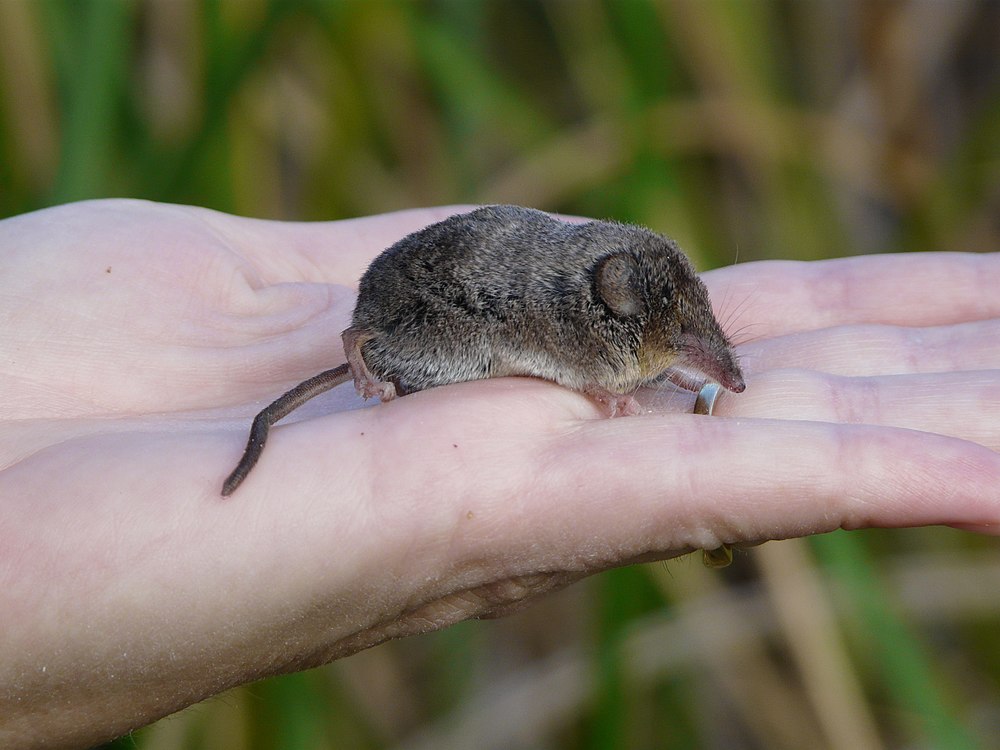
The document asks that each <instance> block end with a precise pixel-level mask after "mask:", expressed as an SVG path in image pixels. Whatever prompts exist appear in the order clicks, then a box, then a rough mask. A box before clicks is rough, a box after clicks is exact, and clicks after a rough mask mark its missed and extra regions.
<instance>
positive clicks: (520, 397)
mask: <svg viewBox="0 0 1000 750" xmlns="http://www.w3.org/2000/svg"><path fill="white" fill-rule="evenodd" d="M446 391H449V393H445V392H446ZM487 393H488V394H489V396H488V397H487V396H486V394H487ZM733 400H734V401H735V400H737V399H733ZM561 406H562V407H567V413H572V412H573V411H575V410H576V409H577V408H581V409H585V408H586V404H585V399H583V398H582V397H580V396H579V395H578V394H575V393H571V392H568V391H565V390H564V389H560V388H557V387H554V386H551V385H548V384H544V383H532V382H531V381H527V380H525V381H520V380H518V381H511V382H502V381H487V382H483V383H477V384H460V385H457V386H453V387H449V388H439V389H434V390H431V391H426V392H422V393H418V394H413V395H411V396H407V397H406V398H403V399H398V400H397V401H393V402H392V403H391V404H387V405H385V406H380V407H377V408H376V409H372V410H369V412H370V413H369V415H368V416H370V417H372V419H371V421H369V422H367V425H366V426H365V427H364V428H363V429H362V428H360V423H358V424H356V425H355V426H354V428H353V429H348V430H346V431H345V433H344V437H345V440H346V438H349V441H345V440H341V441H339V442H338V443H336V444H338V445H340V446H341V447H340V448H337V449H336V452H337V453H340V454H342V453H343V450H344V448H345V447H346V448H348V449H349V451H350V452H356V451H357V450H358V448H359V446H363V445H364V446H368V449H369V450H370V451H371V454H370V460H368V461H365V462H362V464H361V465H363V466H365V467H366V469H365V473H364V476H367V477H368V478H369V481H370V482H371V483H372V496H373V497H377V498H378V502H377V506H378V516H379V518H380V519H381V520H380V521H379V522H378V523H376V524H374V525H370V526H366V528H370V529H371V530H372V533H377V534H379V535H380V536H381V535H382V534H383V532H386V533H391V531H392V529H394V528H400V527H403V528H406V527H407V526H408V524H406V523H403V522H402V518H403V517H404V516H406V517H409V518H410V519H411V520H414V515H413V514H416V517H417V518H418V520H417V521H415V522H416V523H417V524H418V525H419V526H420V527H421V529H422V532H421V533H420V534H418V535H417V536H415V537H413V539H417V538H419V539H424V540H436V541H434V542H433V544H438V545H444V546H443V547H442V548H438V549H436V550H428V549H426V548H423V549H418V548H417V547H416V546H414V545H415V544H416V543H415V542H412V539H410V538H409V537H408V538H407V541H406V543H405V544H404V540H402V539H398V540H387V539H382V540H381V541H380V546H384V545H387V546H388V547H389V548H393V549H400V550H406V553H407V555H408V556H411V557H410V558H409V559H411V560H412V559H413V557H412V556H423V555H428V554H429V555H430V556H431V557H435V558H437V557H439V556H440V555H442V554H447V555H449V556H452V555H455V556H458V557H459V558H460V559H461V558H462V556H464V555H468V556H469V557H470V558H473V559H476V560H479V561H483V560H484V559H487V558H489V559H493V558H491V557H490V556H491V554H493V555H496V559H497V560H500V561H501V562H504V563H507V562H511V561H522V560H523V561H530V565H529V567H528V568H517V567H516V566H515V567H514V568H510V567H506V568H504V569H503V570H502V571H500V572H501V573H502V574H503V575H510V574H518V573H530V572H537V571H539V570H582V569H586V568H587V566H590V565H593V566H594V567H595V568H596V567H600V566H601V565H602V564H606V563H608V562H609V561H612V560H615V559H624V558H618V557H616V556H618V555H627V556H634V555H637V554H642V553H646V552H665V551H670V550H674V551H676V550H684V549H694V548H709V549H713V548H715V547H718V546H719V545H720V544H723V543H734V542H740V541H759V540H761V539H774V538H785V537H790V536H798V535H803V534H810V533H820V532H824V531H829V530H832V529H836V528H839V527H844V528H859V527H862V526H883V527H897V526H919V525H927V524H939V523H945V524H979V525H982V524H1000V503H998V502H997V500H996V487H997V486H998V485H997V483H998V481H1000V455H998V454H996V453H994V452H992V451H990V450H988V449H987V448H985V447H983V446H982V445H978V444H976V443H973V442H969V441H964V440H959V439H955V438H952V437H947V436H943V435H937V434H932V433H926V432H917V431H914V430H905V429H897V428H893V427H879V426H870V425H843V424H830V423H823V422H806V421H792V420H767V419H748V418H740V419H726V418H716V417H712V418H705V417H698V416H695V415H688V414H681V415H677V414H675V415H663V416H660V415H658V416H650V417H630V418H624V419H613V420H602V419H589V420H582V421H581V420H578V419H576V418H569V419H567V420H566V421H565V422H562V423H561V424H560V423H558V422H553V421H552V419H551V415H552V414H553V411H556V412H558V410H559V409H560V407H561ZM351 418H352V419H361V418H362V415H360V414H355V415H351ZM338 419H339V418H338ZM341 424H345V423H343V422H342V423H341ZM333 427H334V424H333V422H332V421H327V420H314V421H313V422H310V423H302V424H299V425H293V426H291V427H289V428H286V432H285V433H284V436H283V437H282V438H281V439H280V440H277V441H275V443H274V444H273V445H271V446H269V449H270V450H273V451H274V452H273V453H272V454H271V455H270V456H268V455H265V456H264V457H263V458H262V460H261V464H260V466H259V467H258V468H259V469H261V468H263V469H264V470H265V472H267V474H266V475H265V474H262V475H260V476H258V477H256V478H255V477H254V476H253V475H252V476H251V477H250V478H249V479H248V480H247V484H246V485H245V486H244V488H245V489H247V490H250V491H251V492H263V493H264V495H265V496H266V495H267V494H268V493H269V492H270V493H273V492H274V491H275V490H276V488H277V487H283V488H284V490H285V491H286V492H288V493H290V495H291V496H297V494H298V493H304V494H305V496H310V495H312V494H314V493H316V491H317V489H318V488H321V487H327V486H332V485H331V483H335V482H336V478H337V476H342V475H343V472H344V471H345V468H344V467H345V466H354V465H356V463H357V462H350V463H345V461H344V460H343V459H342V458H341V459H340V460H338V461H337V462H334V463H331V461H330V455H331V454H330V451H331V442H330V441H329V440H320V439H318V436H319V435H320V434H321V433H323V432H328V431H329V430H330V429H332V428H333ZM347 433H351V435H348V434H347ZM282 454H284V456H283V455H282ZM293 457H297V458H298V459H299V460H298V462H296V461H295V460H292V458H293ZM303 459H305V465H308V466H311V467H313V470H310V472H303V471H302V469H301V466H302V465H303V464H302V460H303ZM265 462H267V463H265ZM338 465H339V467H338ZM351 476H352V477H353V478H354V479H355V480H357V479H358V476H359V475H358V472H357V471H354V470H352V473H351ZM398 477H405V478H406V479H405V482H402V481H400V480H399V479H398ZM255 481H256V482H257V484H256V485H254V486H253V487H252V486H251V483H253V482H255ZM404 485H405V486H404ZM254 487H255V489H254ZM268 487H270V490H268ZM244 488H241V490H242V489H244ZM272 496H273V495H272ZM248 497H252V495H251V494H248ZM310 509H311V511H313V512H314V511H316V510H317V508H316V507H315V506H314V505H310ZM389 519H395V520H393V521H392V522H391V523H389ZM412 531H413V528H412V526H410V527H409V533H412ZM411 542H412V543H411ZM393 545H396V546H393ZM399 545H402V546H399ZM407 545H409V546H407ZM491 549H492V552H491Z"/></svg>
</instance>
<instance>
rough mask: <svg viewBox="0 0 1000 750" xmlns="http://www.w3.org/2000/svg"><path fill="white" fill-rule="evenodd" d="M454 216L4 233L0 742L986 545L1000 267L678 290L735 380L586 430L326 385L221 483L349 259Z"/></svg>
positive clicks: (795, 276)
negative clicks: (789, 552)
mask: <svg viewBox="0 0 1000 750" xmlns="http://www.w3.org/2000/svg"><path fill="white" fill-rule="evenodd" d="M454 210H457V209H435V210H415V211H407V212H401V213H397V214H390V215H385V216H380V217H372V218H369V219H358V220H352V221H345V222H334V223H328V224H285V223H279V222H265V221H256V220H249V219H241V218H236V217H232V216H226V215H223V214H218V213H214V212H211V211H206V210H203V209H195V208H187V207H177V206H165V205H157V204H149V203H141V202H133V201H99V202H90V203H81V204H75V205H69V206H64V207H60V208H55V209H49V210H46V211H42V212H37V213H34V214H28V215H25V216H22V217H17V218H14V219H8V220H6V221H3V222H0V323H2V326H0V393H2V395H3V398H2V399H0V469H2V471H0V612H3V613H4V627H3V628H0V665H2V667H0V717H2V718H0V744H4V745H6V744H8V743H5V742H3V740H5V739H7V740H14V739H18V738H20V739H21V741H22V742H23V741H24V738H25V737H28V736H36V737H40V738H42V737H44V738H45V739H47V740H48V741H50V742H51V743H52V744H54V745H58V744H59V743H60V742H62V743H65V744H73V743H75V744H81V743H85V742H96V741H99V740H101V739H103V738H107V737H110V736H113V735H115V734H116V733H120V732H123V731H125V730H127V729H129V728H131V727H134V726H138V725H141V724H143V723H147V722H149V721H151V720H153V719H155V718H157V717H159V716H162V715H164V714H166V713H169V712H171V711H173V710H176V709H178V708H180V707H182V706H184V705H187V704H190V703H192V702H194V701H197V700H199V699H201V698H203V697H205V696H208V695H211V694H213V693H215V692H219V691H221V690H223V689H225V688H227V687H230V686H232V685H235V684H239V683H242V682H246V681H249V680H253V679H257V678H259V677H261V676H264V675H268V674H273V673H277V672H282V671H289V670H293V669H298V668H304V667H307V666H312V665H315V664H319V663H323V662H325V661H329V660H331V659H334V658H337V657H339V656H342V655H345V654H348V653H351V652H353V651H356V650H358V649H361V648H364V647H366V646H369V645H373V644H375V643H378V642H380V641H382V640H385V639H387V638H392V637H397V636H401V635H406V634H410V633H415V632H421V631H426V630H431V629H435V628H440V627H443V626H445V625H448V624H450V623H453V622H456V621H458V620H461V619H465V618H468V617H473V616H489V615H496V614H502V613H504V612H506V611H510V610H511V609H513V608H516V607H517V606H519V605H521V604H522V603H523V602H524V601H526V600H528V599H530V598H531V597H533V596H536V595H538V594H539V593H542V592H544V591H547V590H551V589H552V588H555V587H558V586H563V585H566V584H567V583H569V582H572V581H574V580H577V579H579V578H580V577H582V576H585V575H587V574H590V573H593V572H596V571H599V570H602V569H606V568H608V567H612V566H615V565H621V564H624V563H627V562H631V561H635V560H645V559H656V558H664V557H669V556H672V555H676V554H680V553H683V552H685V551H689V550H692V549H698V548H712V547H717V546H719V544H721V543H755V542H760V541H765V540H767V539H775V538H785V537H790V536H797V535H803V534H809V533H816V532H822V531H828V530H831V529H835V528H838V527H845V528H857V527H862V526H871V525H875V526H905V525H923V524H935V523H943V524H951V525H955V526H960V527H966V528H977V529H981V530H997V529H1000V499H998V494H997V489H996V488H997V487H998V486H1000V456H998V455H997V451H998V450H1000V419H998V416H1000V348H998V347H997V346H995V344H993V343H992V342H995V341H997V340H998V337H1000V294H997V292H996V290H997V289H1000V256H998V255H996V254H993V255H981V256H968V255H947V254H943V255H921V256H897V257H872V258H862V259H855V260H843V261H830V262H820V263H811V264H810V263H754V264H746V265H742V266H736V267H732V268H728V269H724V270H721V271H717V272H713V273H710V274H706V275H705V277H704V278H705V280H706V283H707V284H708V285H709V287H710V289H711V291H712V295H713V299H714V300H715V302H716V304H717V306H720V308H721V309H720V311H719V312H720V317H721V318H722V319H723V320H727V312H728V313H729V315H728V322H729V325H730V327H731V328H732V329H734V330H740V329H744V330H745V331H746V334H747V336H748V337H750V338H751V339H752V341H751V342H750V343H747V344H745V345H744V346H742V347H740V351H741V354H742V356H743V364H744V369H745V371H746V372H747V375H748V378H747V380H748V388H747V391H746V393H745V394H742V395H740V396H732V395H728V394H727V395H726V396H724V397H723V400H722V401H720V404H719V407H718V409H717V412H716V413H717V416H715V417H712V418H706V417H701V416H697V415H694V414H690V413H689V412H690V406H691V404H690V401H685V399H684V397H683V396H680V395H674V396H673V397H671V398H669V399H666V405H665V406H664V405H663V404H661V405H660V406H659V407H658V408H657V410H655V411H654V412H653V413H650V414H647V415H643V416H639V417H631V418H626V419H615V420H606V419H601V418H600V413H599V411H598V410H597V408H596V407H595V406H594V405H593V403H591V402H590V401H589V400H588V399H587V398H586V397H583V396H581V395H579V394H577V393H573V392H570V391H567V390H564V389H561V388H559V387H557V386H554V385H552V384H550V383H546V382H542V381H537V380H531V379H520V378H519V379H500V380H493V381H481V382H475V383H464V384H459V385H455V386H449V387H445V388H438V389H433V390H429V391H424V392H421V393H417V394H413V395H411V396H407V397H406V398H402V399H397V400H395V401H393V402H391V403H388V404H384V405H378V406H371V407H370V408H360V407H361V406H363V402H361V401H360V400H359V399H358V397H357V396H356V395H355V394H354V392H353V389H352V388H351V387H350V386H349V385H345V386H343V387H340V388H338V389H335V390H334V391H332V392H331V393H330V394H328V395H327V396H324V397H322V398H321V399H317V400H316V401H314V402H312V403H311V404H310V405H309V406H307V407H306V408H305V409H303V410H302V413H301V414H298V415H297V416H296V419H298V421H295V422H294V423H292V424H289V425H287V426H285V427H279V428H276V429H275V430H274V432H273V434H272V437H271V440H270V441H269V444H268V448H267V450H266V451H265V453H264V456H263V458H262V459H261V461H260V463H259V464H258V466H257V468H256V469H255V470H254V472H253V473H252V474H251V475H250V477H249V478H248V479H247V481H246V482H245V483H244V485H243V486H242V487H241V488H240V489H239V490H238V491H237V492H236V493H235V494H234V495H233V496H232V497H230V498H226V499H223V498H221V497H220V495H219V490H220V486H221V482H222V479H223V477H224V476H225V475H226V474H227V473H228V471H229V470H230V469H231V468H232V466H233V464H234V463H235V461H236V460H237V459H238V457H239V455H240V453H241V451H242V448H243V444H244V441H245V436H246V429H247V427H248V425H249V421H250V419H251V418H252V416H253V415H254V414H255V413H256V412H257V411H258V410H259V409H260V408H261V406H263V405H264V404H266V403H267V402H269V401H270V400H271V399H273V398H274V397H275V396H277V395H278V394H280V393H281V392H283V391H284V390H286V389H287V388H288V387H289V386H290V385H293V384H294V383H296V382H298V381H299V380H302V379H304V378H306V377H308V376H311V375H314V374H315V373H317V372H319V371H320V370H323V369H326V368H329V367H332V366H335V365H336V364H338V363H340V362H342V361H343V359H344V358H343V352H342V350H341V347H340V336H339V334H340V332H341V331H342V330H343V329H344V328H345V327H346V326H347V324H348V321H349V318H350V312H351V309H352V306H353V303H354V291H353V285H354V284H355V282H356V281H357V279H358V278H359V277H360V275H361V273H362V271H363V270H364V268H365V267H366V265H367V263H368V262H369V261H370V260H371V258H372V257H374V256H375V255H376V254H377V253H378V252H380V251H381V250H382V249H384V248H385V247H387V246H388V245H390V244H391V243H392V242H394V241H395V240H396V239H399V238H400V237H402V236H403V235H405V234H407V233H409V232H411V231H413V230H415V229H417V228H419V227H422V226H425V225H426V224H429V223H431V222H433V221H437V220H439V219H441V218H443V217H444V216H446V215H448V214H450V213H452V212H453V211H454ZM289 421H291V420H289ZM54 705H58V706H59V707H60V710H59V711H58V712H52V711H51V708H52V706H54ZM29 728H30V734H29Z"/></svg>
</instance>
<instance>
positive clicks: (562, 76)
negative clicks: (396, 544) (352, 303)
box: [0, 0, 1000, 750]
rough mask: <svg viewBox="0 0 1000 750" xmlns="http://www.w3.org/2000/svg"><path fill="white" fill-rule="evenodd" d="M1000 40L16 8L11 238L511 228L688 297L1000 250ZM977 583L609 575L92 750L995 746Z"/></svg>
mask: <svg viewBox="0 0 1000 750" xmlns="http://www.w3.org/2000/svg"><path fill="white" fill-rule="evenodd" d="M997 28H1000V3H997V2H982V1H976V0H953V1H952V2H938V3H935V2H930V3H926V2H925V3H918V2H910V3H905V2H895V3H890V2H878V3H861V2H845V3H820V2H787V1H786V2H779V1H777V0H775V1H774V2H764V1H763V0H760V1H759V2H753V1H750V0H705V1H702V2H699V1H698V0H684V1H680V0H677V1H674V2H653V1H652V0H617V1H615V0H579V1H577V2H573V1H572V0H560V1H552V2H538V1H529V0H519V1H514V0H509V1H502V0H493V1H491V2H486V1H483V2H473V1H471V0H438V1H437V2H430V1H427V2H417V1H416V0H413V1H412V2H390V1H389V0H370V1H363V0H353V1H351V0H339V1H338V0H281V1H278V0H273V1H270V2H269V1H267V0H254V1H249V0H247V1H239V0H230V1H228V2H223V1H222V0H205V1H204V2H195V1H194V0H187V1H185V2H180V1H177V2H175V1H173V0H158V1H156V0H149V1H146V2H138V1H134V2H122V1H120V0H5V1H4V2H0V82H2V86H0V153H2V159H0V216H8V215H13V214H16V213H20V212H24V211H29V210H33V209H36V208H40V207H43V206H47V205H52V204H55V203H61V202H65V201H71V200H79V199H85V198H95V197H104V196H132V197H139V198H148V199H153V200H162V201H172V202H182V203H193V204H199V205H204V206H209V207H212V208H216V209H219V210H223V211H229V212H233V213H237V214H243V215H249V216H261V217H272V218H280V219H303V220H320V219H335V218H341V217H348V216H356V215H364V214H370V213H374V212H381V211H389V210H394V209H399V208H407V207H411V206H415V205H432V204H445V203H452V202H461V203H469V202H513V203H522V204H526V205H533V206H536V207H538V208H543V209H547V210H557V211H563V212H567V213H577V214H581V215H589V216H597V217H613V218H617V219H622V220H629V221H636V222H640V223H644V224H647V225H649V226H651V227H653V228H654V229H657V230H659V231H662V232H664V233H666V234H669V235H671V236H674V237H675V238H677V239H678V240H679V241H680V242H681V244H682V246H684V247H685V248H686V249H688V251H689V252H690V253H691V254H692V256H693V257H694V258H695V259H696V261H697V263H698V264H699V266H700V267H702V268H706V267H712V266H718V265H724V264H727V263H731V262H733V261H734V260H737V259H738V260H739V261H741V262H742V261H749V260H755V259H764V258H800V259H814V258H827V257H838V256H844V255H851V254H860V253H871V252H895V251H925V250H939V249H946V250H969V251H985V250H996V249H997V248H998V247H1000V241H998V240H1000V41H998V34H997V32H996V29H997ZM738 302H739V301H738V300H734V301H732V304H738ZM998 569H1000V554H998V548H997V545H996V544H995V542H993V541H989V540H982V539H977V538H976V537H972V536H970V535H965V534H959V533H957V532H950V531H946V530H940V529H937V530H934V529H932V530H911V531H897V532H891V533H889V532H882V533H880V532H866V533H861V532H855V533H852V534H847V533H836V534H830V535H825V536H823V537H819V538H817V539H815V540H813V541H812V542H811V543H808V544H806V543H802V542H788V543H783V544H781V545H766V546H765V547H762V548H760V549H757V550H754V551H752V552H747V553H742V554H738V556H737V561H736V565H735V566H734V567H733V568H732V569H730V570H728V571H726V572H724V573H716V572H708V571H705V570H702V569H701V568H700V567H699V565H698V563H697V560H694V559H693V558H691V559H684V560H679V561H675V562H671V563H669V564H667V565H665V566H664V565H660V566H647V567H641V568H631V569H626V570H621V571H614V572H611V573H608V574H605V575H603V576H600V577H598V578H597V579H595V580H593V581H590V582H588V583H586V584H581V585H578V586H576V587H573V589H571V590H570V591H567V592H563V593H561V594H559V595H556V596H553V597H550V598H549V599H547V600H546V601H544V602H542V603H541V604H539V605H538V606H536V607H535V608H533V609H532V610H530V611H528V612H526V613H524V614H522V615H518V616H516V617H513V618H510V619H508V620H505V621H498V622H492V623H485V624H484V623H466V624H463V625H461V626H458V627H455V628H452V629H449V630H448V631H445V632H443V633H438V634H433V635H430V636H426V637H421V638H414V639H409V640H407V641H404V642H400V643H392V644H387V645H385V646H382V647H379V648H378V649H374V650H372V651H370V652H365V653H362V654H359V655H357V656H355V657H351V658H350V659H346V660H343V661H342V662H339V663H336V664H334V665H331V666H330V667H328V668H324V669H320V670H314V671H312V672H309V673H304V674H299V675H290V676H286V677H282V678H276V679H274V680H268V681H266V682H263V683H259V684H257V685H252V686H247V687H245V688H241V689H238V690H234V691H231V692H229V693H227V694H226V695H224V696H221V697H219V698H217V699H214V700H212V701H208V702H206V703H204V704H201V705H199V706H196V707H193V708H192V709H189V710H187V711H184V712H181V713H180V714H178V715H177V716H175V717H172V718H170V719H167V720H164V721H161V722H159V723H158V724H156V725H154V726H153V727H150V728H148V729H144V730H140V731H138V732H137V733H135V735H133V736H132V737H128V738H124V739H122V740H119V741H118V742H116V743H113V745H112V746H114V747H122V748H124V747H138V748H143V750H153V749H157V750H159V749H167V748H177V749H184V750H195V749H196V748H219V747H225V748H248V749H257V748H259V749H260V750H272V749H277V748H282V749H284V748H326V747H329V748H344V747H350V748H390V747H391V748H414V749H415V748H432V747H433V748H442V747H470V746H472V747H498V748H501V747H533V748H534V747H538V748H540V747H551V748H570V747H574V748H575V747H581V748H594V749H595V750H596V749H597V748H626V747H630V748H632V747H637V748H644V747H650V748H653V747H656V748H669V749H671V750H672V749H674V748H678V749H680V748H715V747H725V748H785V747H787V748H802V747H816V748H826V747H829V748H842V747H843V748H846V747H851V748H858V747H871V748H880V747H885V748H890V747H904V746H905V747H929V748H947V749H949V750H950V749H952V748H976V747H981V748H989V747H998V746H1000V628H998V627H997V625H998V619H1000V618H998V608H1000V597H998V596H997V591H998V586H997V585H996V582H997V581H998V577H1000V573H998ZM990 582H992V585H991V584H990ZM792 590H795V591H801V592H803V593H802V594H801V598H800V599H799V598H794V597H791V598H788V600H787V601H786V598H785V597H783V595H782V594H783V592H788V591H792Z"/></svg>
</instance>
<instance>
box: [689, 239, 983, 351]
mask: <svg viewBox="0 0 1000 750" xmlns="http://www.w3.org/2000/svg"><path fill="white" fill-rule="evenodd" d="M704 278H705V282H706V284H708V286H709V288H710V290H711V292H712V299H713V300H714V301H715V305H716V309H717V310H718V311H719V317H720V320H722V321H723V323H724V328H725V329H726V330H727V331H730V332H735V333H736V337H737V340H739V338H740V336H741V335H746V336H747V337H748V338H754V339H757V338H767V337H770V336H777V335H781V334H787V333H794V332H796V331H805V330H814V329H817V328H826V327H830V326H839V325H847V324H851V323H885V324H892V325H903V326H938V325H947V324H952V323H964V322H968V321H974V320H986V319H989V318H998V317H1000V294H997V291H996V290H997V289H1000V253H983V254H976V253H919V254H917V253H914V254H901V255H873V256H865V257H860V258H842V259H838V260H828V261H812V262H795V261H764V262H757V263H746V264H741V265H736V266H729V267H727V268H722V269H718V270H716V271H711V272H708V273H706V274H705V275H704Z"/></svg>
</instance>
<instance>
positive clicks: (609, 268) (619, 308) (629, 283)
mask: <svg viewBox="0 0 1000 750" xmlns="http://www.w3.org/2000/svg"><path fill="white" fill-rule="evenodd" d="M594 284H595V287H596V288H597V294H598V295H599V296H600V298H601V299H602V300H603V301H604V304H606V305H607V306H608V307H610V308H611V311H612V312H613V313H614V314H615V315H621V316H622V317H632V316H634V315H639V314H640V313H642V312H643V311H644V310H645V309H646V305H645V303H644V302H643V299H642V288H641V287H640V286H639V266H638V264H637V263H636V261H635V258H633V257H632V255H631V254H630V253H627V252H619V253H614V254H613V255H608V256H607V257H605V258H601V260H600V261H598V263H597V267H596V268H595V269H594Z"/></svg>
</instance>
